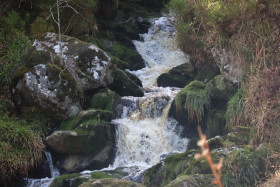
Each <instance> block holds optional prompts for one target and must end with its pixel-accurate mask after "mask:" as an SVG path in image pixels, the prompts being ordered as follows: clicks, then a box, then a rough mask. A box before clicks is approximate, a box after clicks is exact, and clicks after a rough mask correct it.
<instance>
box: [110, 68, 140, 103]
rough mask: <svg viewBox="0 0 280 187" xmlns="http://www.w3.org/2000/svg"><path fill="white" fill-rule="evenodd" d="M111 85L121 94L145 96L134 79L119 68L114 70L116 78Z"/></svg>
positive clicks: (112, 88) (111, 87)
mask: <svg viewBox="0 0 280 187" xmlns="http://www.w3.org/2000/svg"><path fill="white" fill-rule="evenodd" d="M109 87H110V89H111V90H113V91H115V92H117V93H118V94H119V95H120V96H136V97H142V96H144V92H143V91H142V90H141V89H140V88H139V87H138V85H137V84H136V83H135V82H134V81H132V80H131V79H130V78H129V77H128V76H127V75H126V73H125V72H124V71H122V70H120V69H118V68H116V69H115V70H114V80H113V83H112V84H111V85H110V86H109Z"/></svg>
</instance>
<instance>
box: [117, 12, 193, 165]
mask: <svg viewBox="0 0 280 187" xmlns="http://www.w3.org/2000/svg"><path fill="white" fill-rule="evenodd" d="M151 21H152V27H151V28H150V29H149V32H148V33H147V34H143V35H142V38H143V41H134V45H135V46H136V49H137V50H138V52H139V53H140V54H141V55H142V57H143V59H144V60H145V62H146V67H145V68H143V69H141V70H138V71H130V72H131V73H134V74H135V75H137V76H138V77H139V78H140V79H141V81H142V83H143V86H144V88H145V90H148V91H146V93H145V96H144V97H141V98H137V97H122V101H121V104H120V105H119V106H118V109H119V116H120V119H115V120H113V121H112V122H113V123H114V124H116V127H117V128H116V129H117V132H116V142H117V153H116V158H115V161H114V164H113V167H123V166H135V165H137V166H142V167H143V166H144V167H150V166H152V165H154V164H156V163H158V162H159V161H160V157H161V155H163V154H168V153H170V152H183V151H185V150H186V147H187V143H188V140H187V139H186V138H181V137H180V133H181V129H180V128H179V127H178V126H177V121H176V120H174V119H171V118H168V111H169V109H170V105H171V103H172V101H173V99H174V97H175V95H176V93H178V91H179V89H178V88H159V87H156V79H157V77H158V76H159V75H161V74H162V73H165V72H167V71H168V70H170V69H171V68H172V67H174V66H177V65H180V64H183V63H186V61H187V60H188V57H187V56H186V55H185V54H184V53H183V52H182V51H180V50H179V49H178V48H177V46H176V45H175V30H174V28H173V26H172V25H171V23H170V18H167V17H161V18H159V19H152V20H151Z"/></svg>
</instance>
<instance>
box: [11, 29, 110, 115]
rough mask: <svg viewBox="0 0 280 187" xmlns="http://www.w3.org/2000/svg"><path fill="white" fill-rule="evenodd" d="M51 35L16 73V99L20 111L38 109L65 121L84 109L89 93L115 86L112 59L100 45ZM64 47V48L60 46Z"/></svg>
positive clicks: (36, 48) (30, 54)
mask: <svg viewBox="0 0 280 187" xmlns="http://www.w3.org/2000/svg"><path fill="white" fill-rule="evenodd" d="M61 38H62V41H63V42H61V43H60V42H59V37H58V35H57V34H55V33H47V35H46V36H45V37H44V38H43V39H42V41H38V40H35V42H34V45H33V46H34V47H35V48H33V49H31V50H30V51H29V52H28V53H27V55H26V56H24V57H23V58H22V59H21V62H20V63H21V66H20V68H19V69H18V70H17V72H16V73H15V74H14V79H13V83H14V86H13V98H14V101H15V103H16V105H17V107H18V108H19V109H22V108H23V107H30V108H37V109H39V110H40V111H42V112H43V113H45V114H47V115H48V116H49V117H50V118H52V119H55V120H63V119H66V118H69V117H71V116H74V115H76V114H77V113H78V112H79V111H80V110H81V105H80V102H79V101H80V98H81V96H82V95H83V93H84V92H85V91H88V90H93V89H97V88H99V87H105V86H108V85H110V84H111V83H112V81H113V77H112V70H113V64H112V62H111V58H110V57H109V56H108V55H107V54H106V53H105V52H104V51H102V50H101V49H99V48H98V47H97V46H95V45H93V44H90V43H85V42H82V41H80V40H78V39H75V38H72V37H69V36H62V37H61ZM59 44H61V45H59Z"/></svg>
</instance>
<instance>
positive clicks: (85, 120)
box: [46, 109, 115, 172]
mask: <svg viewBox="0 0 280 187" xmlns="http://www.w3.org/2000/svg"><path fill="white" fill-rule="evenodd" d="M111 119H112V113H111V112H110V111H103V110H97V109H90V110H87V111H81V112H80V113H79V115H77V116H76V117H73V118H71V119H69V120H67V121H64V122H62V124H61V127H60V128H59V130H58V131H55V132H54V133H52V134H51V135H50V136H48V137H47V138H46V144H47V146H48V147H49V149H50V150H52V151H53V152H54V153H56V154H58V155H60V156H59V157H58V158H59V160H58V162H57V163H58V164H57V165H58V166H59V168H61V169H63V170H65V171H66V172H79V171H82V170H85V169H101V168H102V167H106V166H108V165H109V164H110V163H111V161H112V158H113V154H114V151H113V149H114V146H115V143H114V139H115V138H114V134H115V128H114V125H112V124H111V123H110V122H109V121H111Z"/></svg>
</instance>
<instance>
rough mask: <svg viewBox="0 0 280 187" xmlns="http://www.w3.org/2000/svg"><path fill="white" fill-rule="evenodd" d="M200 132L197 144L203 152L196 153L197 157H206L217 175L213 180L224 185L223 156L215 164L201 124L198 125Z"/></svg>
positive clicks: (220, 186)
mask: <svg viewBox="0 0 280 187" xmlns="http://www.w3.org/2000/svg"><path fill="white" fill-rule="evenodd" d="M197 130H198V134H199V137H200V140H199V141H198V142H197V145H198V146H200V147H201V153H200V154H196V155H195V158H196V159H200V158H205V159H206V160H207V162H208V164H209V166H210V168H211V171H212V173H213V175H214V177H215V179H214V180H213V181H212V183H213V184H217V185H218V186H219V187H223V185H222V182H221V173H222V167H223V158H221V159H220V161H219V163H218V164H214V162H213V159H212V156H211V152H210V148H209V145H208V143H207V138H206V135H205V134H203V132H202V130H201V128H200V126H197Z"/></svg>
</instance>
